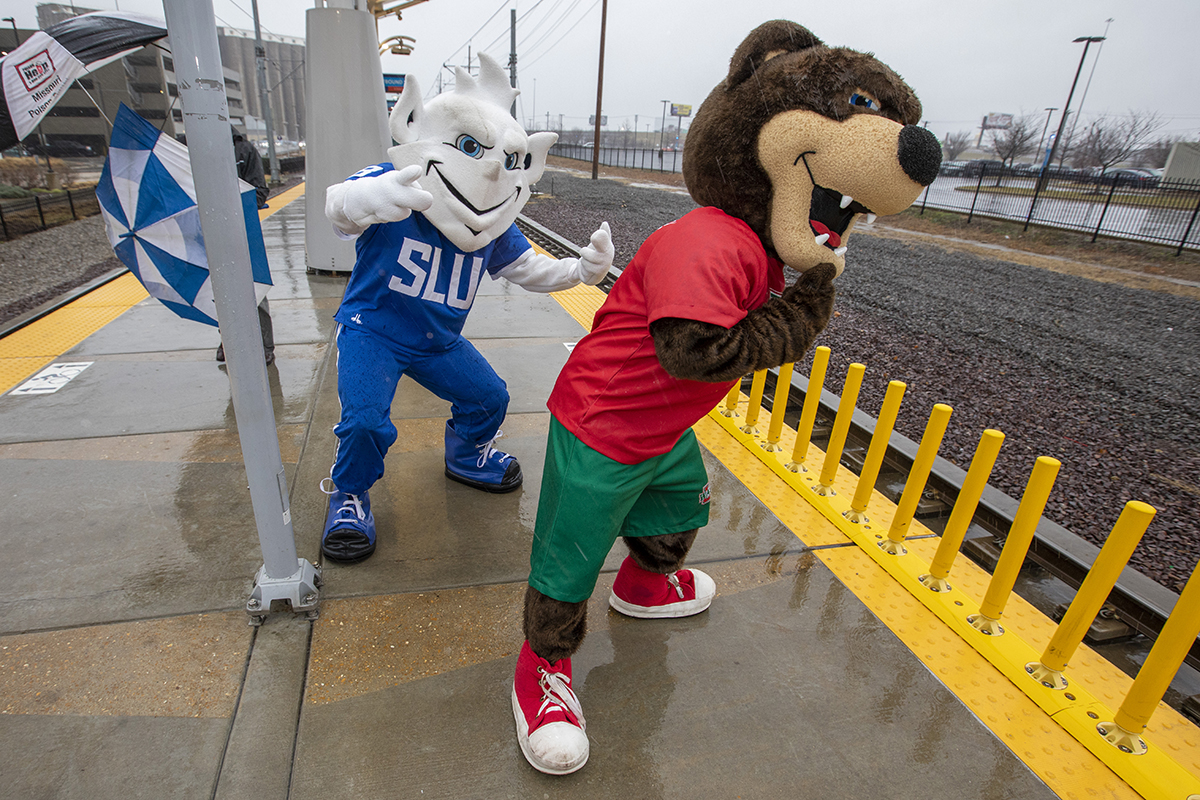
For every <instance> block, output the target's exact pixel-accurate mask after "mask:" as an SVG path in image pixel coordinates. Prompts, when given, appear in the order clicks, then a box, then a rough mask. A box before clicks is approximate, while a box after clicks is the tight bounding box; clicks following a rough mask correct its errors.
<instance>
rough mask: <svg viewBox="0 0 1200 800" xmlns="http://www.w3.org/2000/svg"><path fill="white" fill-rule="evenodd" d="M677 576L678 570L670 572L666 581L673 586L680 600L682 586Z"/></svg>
mask: <svg viewBox="0 0 1200 800" xmlns="http://www.w3.org/2000/svg"><path fill="white" fill-rule="evenodd" d="M678 576H679V573H678V572H672V573H671V574H670V575H668V576H667V583H669V584H671V585H672V586H674V587H675V592H676V594H678V595H679V599H680V600H682V599H683V587H682V586H680V585H679V577H678Z"/></svg>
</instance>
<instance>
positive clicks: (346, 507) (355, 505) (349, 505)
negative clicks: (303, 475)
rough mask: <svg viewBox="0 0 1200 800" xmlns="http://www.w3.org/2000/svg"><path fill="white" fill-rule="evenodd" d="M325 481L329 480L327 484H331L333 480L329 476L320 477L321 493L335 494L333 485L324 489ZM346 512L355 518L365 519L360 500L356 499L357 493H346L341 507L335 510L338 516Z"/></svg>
mask: <svg viewBox="0 0 1200 800" xmlns="http://www.w3.org/2000/svg"><path fill="white" fill-rule="evenodd" d="M325 481H329V485H330V486H333V481H332V480H331V479H330V478H322V479H321V492H322V493H323V494H329V495H332V494H336V493H337V488H336V487H334V488H332V489H326V488H325ZM347 512H349V513H351V514H353V515H354V517H355V519H359V520H362V519H366V516H367V515H366V514H364V513H363V507H362V501H361V500H359V499H358V495H356V494H348V495H346V499H345V500H344V501H342V507H341V508H339V509H338V510H337V516H339V517H340V516H343V515H344V514H346V513H347Z"/></svg>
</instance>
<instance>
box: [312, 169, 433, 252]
mask: <svg viewBox="0 0 1200 800" xmlns="http://www.w3.org/2000/svg"><path fill="white" fill-rule="evenodd" d="M420 175H421V167H420V166H419V165H416V164H413V165H410V166H407V167H405V168H404V169H400V170H391V171H389V172H385V173H383V174H382V175H377V176H369V177H364V178H359V179H357V180H353V181H344V182H343V183H339V184H337V185H336V186H330V187H329V189H327V190H326V192H325V216H327V217H329V220H330V221H331V222H332V223H333V225H334V227H335V228H337V229H338V230H340V231H341V232H342V233H345V234H348V235H350V236H357V235H358V234H360V233H362V232H363V231H365V230H366V229H367V228H369V227H370V226H372V225H375V224H378V223H381V222H399V221H400V220H402V219H407V218H408V216H409V215H410V214H411V213H412V212H413V211H427V210H429V207H430V206H432V205H433V195H431V194H430V193H429V192H427V191H425V190H424V189H422V188H421V185H420V184H419V183H417V178H418V177H420Z"/></svg>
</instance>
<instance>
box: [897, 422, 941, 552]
mask: <svg viewBox="0 0 1200 800" xmlns="http://www.w3.org/2000/svg"><path fill="white" fill-rule="evenodd" d="M952 411H953V409H951V408H950V406H948V405H946V404H945V403H936V404H935V405H934V406H933V410H932V411H930V412H929V421H928V422H927V423H925V433H923V434H922V435H921V444H920V445H918V446H917V456H916V458H914V459H913V465H912V468H911V469H910V470H909V471H908V480H907V481H905V482H904V491H903V492H902V493H901V495H900V502H899V503H897V504H896V514H895V516H893V517H892V524H891V526H890V527H889V528H888V535H887V538H886V539H884V540H883V541H881V542H880V543H879V546H880V548H882V549H883V551H884V552H885V553H890V554H891V555H894V556H902V555H904V554H905V553H907V552H908V550H907V549H906V548H905V547H904V539H905V537H906V536H908V528H909V526H910V525H912V519H913V515H914V514H916V513H917V504H918V503H920V502H921V495H922V494H924V492H925V484H926V482H927V481H928V480H929V473H930V472H931V471H933V460H934V459H935V458H937V453H938V448H939V447H941V446H942V437H943V436H945V435H946V427H947V426H948V425H949V424H950V414H951V413H952Z"/></svg>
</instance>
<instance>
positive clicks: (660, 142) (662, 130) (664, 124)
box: [658, 100, 671, 158]
mask: <svg viewBox="0 0 1200 800" xmlns="http://www.w3.org/2000/svg"><path fill="white" fill-rule="evenodd" d="M669 102H671V101H670V100H663V101H662V104H663V118H662V127H661V128H659V129H658V157H659V158H662V149H663V134H664V133H666V131H667V103H669Z"/></svg>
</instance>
